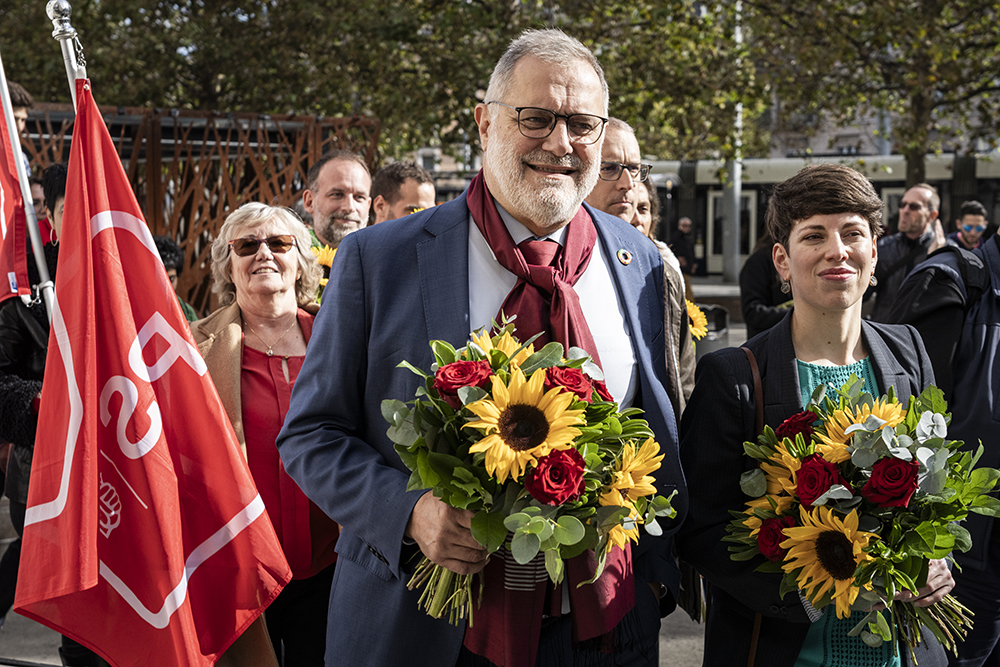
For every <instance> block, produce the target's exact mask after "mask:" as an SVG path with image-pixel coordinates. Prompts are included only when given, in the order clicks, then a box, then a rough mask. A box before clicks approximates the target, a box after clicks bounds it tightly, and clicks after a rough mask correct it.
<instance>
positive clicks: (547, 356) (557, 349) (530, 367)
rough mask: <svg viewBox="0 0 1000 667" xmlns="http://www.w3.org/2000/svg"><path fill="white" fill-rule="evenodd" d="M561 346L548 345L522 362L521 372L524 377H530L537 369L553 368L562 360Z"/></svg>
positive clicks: (555, 344) (556, 344) (557, 344)
mask: <svg viewBox="0 0 1000 667" xmlns="http://www.w3.org/2000/svg"><path fill="white" fill-rule="evenodd" d="M562 356H563V346H562V344H561V343H556V342H552V343H548V344H546V345H545V347H543V348H542V349H540V350H538V351H537V352H535V353H534V354H533V355H531V356H530V357H528V358H527V359H525V360H524V363H523V364H521V370H522V371H524V375H525V377H527V376H529V375H531V374H532V373H534V372H535V371H537V370H538V369H539V368H549V367H551V366H555V365H556V364H558V363H559V362H560V361H561V360H562Z"/></svg>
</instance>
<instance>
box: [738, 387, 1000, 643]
mask: <svg viewBox="0 0 1000 667" xmlns="http://www.w3.org/2000/svg"><path fill="white" fill-rule="evenodd" d="M863 384H864V381H863V380H860V379H859V378H857V377H856V376H851V379H850V380H849V381H848V383H847V384H845V385H844V386H843V387H841V388H840V389H839V390H837V391H836V392H832V393H834V394H835V395H834V396H833V397H831V396H828V395H827V394H828V392H827V388H826V386H825V385H821V386H820V387H817V389H816V391H815V392H814V393H813V395H812V399H811V400H810V402H809V405H808V406H807V409H806V410H805V411H804V412H801V413H799V414H796V415H793V416H792V417H790V418H788V419H787V420H785V422H784V423H782V424H781V425H780V426H779V427H778V428H777V430H772V429H771V428H770V427H765V428H764V432H763V434H761V436H760V437H759V439H758V443H756V444H755V443H752V442H746V443H744V450H745V451H746V453H747V454H748V455H749V456H750V457H752V458H753V459H755V460H757V461H759V462H760V465H759V467H756V468H754V469H752V470H749V471H747V472H746V473H744V474H743V477H742V479H741V480H740V486H741V488H742V490H743V491H744V493H746V494H747V495H748V496H750V497H752V498H753V500H750V501H748V502H747V503H746V504H747V507H746V509H745V510H744V511H743V512H737V511H733V512H732V514H733V516H734V519H733V521H732V522H731V523H730V524H729V526H728V527H727V530H728V532H729V533H730V534H729V535H728V536H727V537H726V538H725V539H726V540H727V541H728V542H732V543H734V544H732V545H731V546H730V547H729V550H730V552H731V554H730V556H731V558H732V559H733V560H750V559H753V558H754V557H756V556H758V555H762V556H764V558H765V561H764V563H763V564H761V565H760V566H759V567H758V568H757V570H758V571H764V572H782V573H784V576H783V578H782V581H781V595H782V596H784V595H785V594H787V593H790V592H795V591H799V593H800V594H801V595H802V596H803V597H804V598H805V599H807V600H808V601H809V602H810V603H811V604H812V605H813V606H814V607H815V608H817V609H820V608H823V607H825V606H827V605H830V604H834V605H835V608H836V613H837V617H838V618H846V617H848V616H849V615H850V614H851V612H852V610H870V611H869V613H868V614H867V615H866V616H865V617H864V619H863V620H862V621H861V622H859V623H858V624H857V625H856V626H855V627H854V628H853V630H851V632H850V634H851V635H852V636H857V635H859V634H860V635H861V638H862V639H863V640H864V641H865V643H867V644H868V645H870V646H879V645H881V643H882V642H883V641H892V642H893V649H894V652H895V648H896V645H897V644H896V639H897V637H899V638H902V639H903V641H904V642H905V643H906V645H907V647H908V649H909V650H910V652H911V655H912V652H913V648H914V647H915V646H917V645H918V644H920V643H921V642H922V641H923V636H922V629H921V627H922V626H923V627H926V628H927V629H929V630H930V631H931V632H932V633H933V634H934V636H935V637H936V638H937V640H938V641H939V642H940V643H941V644H942V646H944V647H945V648H946V649H949V650H951V651H953V652H954V651H955V643H956V640H958V639H961V638H964V637H965V635H966V634H967V632H968V630H967V626H970V625H971V620H970V618H969V616H970V615H971V613H970V612H969V611H968V610H967V609H966V608H965V607H963V606H962V605H961V604H960V603H959V602H958V601H957V600H956V599H955V598H953V597H952V596H950V595H948V596H946V597H945V598H944V599H943V600H942V601H940V602H937V603H935V604H933V605H931V606H930V607H918V606H916V605H914V604H913V603H912V602H904V601H900V600H895V599H894V598H895V596H896V593H897V592H899V591H904V590H905V591H910V592H911V593H916V592H917V591H918V589H920V588H921V587H922V586H924V585H925V584H926V581H927V576H928V567H929V562H930V560H932V559H941V558H950V556H949V554H950V553H951V552H952V551H954V550H955V549H958V550H960V551H968V550H969V548H970V547H971V546H972V542H971V539H970V537H969V532H968V531H967V530H966V529H965V528H963V527H962V526H961V525H960V522H961V521H962V520H964V519H965V518H966V517H967V516H968V514H969V513H970V512H975V513H979V514H985V515H989V516H996V515H997V514H998V511H1000V501H997V500H996V499H995V498H993V497H991V496H989V495H986V494H988V493H989V492H990V491H992V490H993V488H994V487H995V486H996V484H997V480H998V478H1000V471H997V470H994V469H991V468H976V467H975V465H976V462H977V460H978V459H979V456H980V454H981V453H982V447H981V446H980V448H979V451H977V452H976V453H975V454H973V453H971V452H969V451H963V450H961V448H962V446H963V445H964V443H962V442H961V441H956V440H949V439H948V438H947V435H948V428H947V427H948V423H949V422H950V419H951V415H950V414H949V413H948V412H947V405H946V403H945V401H944V397H943V394H942V392H941V390H940V389H938V388H937V387H933V386H931V387H928V388H927V389H925V390H924V391H923V392H922V393H921V394H920V396H918V397H911V398H910V399H909V402H908V404H907V406H906V407H905V408H904V407H903V405H901V404H900V403H899V402H898V401H897V400H896V398H895V396H894V394H893V392H892V390H890V391H889V393H888V395H886V396H882V397H880V398H878V399H875V398H873V397H872V396H871V395H870V394H868V393H865V392H864V391H863V390H862V387H863ZM883 606H884V611H883ZM886 613H887V614H888V616H889V619H888V620H886V616H885V614H886Z"/></svg>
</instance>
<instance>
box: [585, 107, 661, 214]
mask: <svg viewBox="0 0 1000 667" xmlns="http://www.w3.org/2000/svg"><path fill="white" fill-rule="evenodd" d="M641 160H642V155H640V153H639V142H638V141H636V139H635V132H634V131H633V130H632V128H631V127H630V126H629V124H628V123H626V122H625V121H623V120H618V119H617V118H609V119H608V126H607V127H606V128H605V129H604V145H603V147H602V148H601V168H600V171H599V172H598V180H597V184H596V185H595V186H594V189H593V190H591V191H590V194H589V195H587V203H588V204H590V205H591V206H593V207H594V208H596V209H599V210H601V211H604V212H605V213H607V214H609V215H613V216H615V217H618V218H621V219H622V220H624V221H625V222H627V223H629V224H631V222H632V218H633V217H635V205H636V194H637V193H636V190H635V188H634V186H635V185H636V184H638V183H640V182H642V181H645V180H646V176H647V175H648V174H649V165H648V164H641Z"/></svg>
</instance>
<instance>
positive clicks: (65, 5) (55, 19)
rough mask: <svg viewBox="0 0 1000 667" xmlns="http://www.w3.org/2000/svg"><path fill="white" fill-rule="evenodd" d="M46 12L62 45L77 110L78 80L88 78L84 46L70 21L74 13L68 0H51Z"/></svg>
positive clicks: (53, 34)
mask: <svg viewBox="0 0 1000 667" xmlns="http://www.w3.org/2000/svg"><path fill="white" fill-rule="evenodd" d="M45 13H46V14H47V15H48V17H49V20H51V21H52V26H53V30H52V37H53V38H55V39H57V40H59V44H60V46H61V47H62V54H63V63H64V64H65V65H66V78H67V79H69V93H70V95H71V96H72V97H73V111H74V112H75V111H76V80H77V79H86V78H87V61H86V60H85V59H84V57H83V46H81V45H80V40H79V39H78V38H77V36H76V29H75V28H73V26H71V25H70V23H69V16H70V14H72V13H73V8H72V7H70V4H69V2H67V0H49V2H48V4H47V5H45Z"/></svg>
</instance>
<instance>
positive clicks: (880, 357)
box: [861, 320, 922, 396]
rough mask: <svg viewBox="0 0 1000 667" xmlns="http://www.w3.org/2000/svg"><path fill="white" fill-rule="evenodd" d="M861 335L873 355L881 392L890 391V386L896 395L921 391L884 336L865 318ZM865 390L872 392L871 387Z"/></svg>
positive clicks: (876, 377)
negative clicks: (904, 369)
mask: <svg viewBox="0 0 1000 667" xmlns="http://www.w3.org/2000/svg"><path fill="white" fill-rule="evenodd" d="M861 336H862V338H863V339H864V341H865V347H867V348H868V352H869V353H870V354H871V357H872V366H873V367H874V368H873V370H874V371H875V379H876V380H878V391H879V393H880V394H885V393H886V392H888V391H889V387H895V390H896V396H908V395H910V394H914V395H916V394H919V393H920V390H921V389H922V388H921V387H914V386H912V385H911V382H910V376H909V375H907V374H906V373H905V372H904V371H903V367H902V366H900V365H899V362H898V361H897V360H896V356H895V355H894V354H892V352H890V351H889V348H888V346H886V344H885V341H884V340H882V336H880V335H879V334H878V332H877V331H875V328H874V327H873V326H872V325H870V324H869V323H868V322H867V321H865V320H861ZM865 391H869V392H871V387H865ZM872 393H874V392H872Z"/></svg>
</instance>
